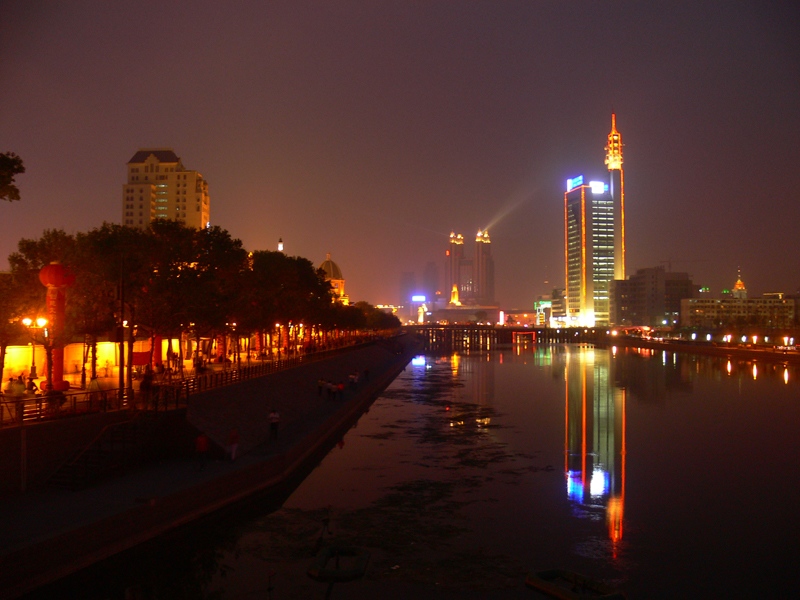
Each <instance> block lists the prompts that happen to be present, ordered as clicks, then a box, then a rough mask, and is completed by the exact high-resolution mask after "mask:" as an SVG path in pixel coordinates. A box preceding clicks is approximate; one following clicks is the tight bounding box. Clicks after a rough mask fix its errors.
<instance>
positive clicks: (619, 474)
mask: <svg viewBox="0 0 800 600" xmlns="http://www.w3.org/2000/svg"><path fill="white" fill-rule="evenodd" d="M614 364H615V363H614V361H612V359H611V356H610V355H609V353H608V352H607V351H605V350H600V351H596V350H595V349H594V348H588V347H581V348H578V349H577V351H576V352H573V353H568V354H565V355H564V388H565V397H566V400H565V407H566V410H565V416H564V431H565V435H564V474H565V478H566V489H567V496H568V497H569V499H570V500H571V501H572V502H573V504H574V506H575V507H577V508H579V509H580V510H576V511H574V514H576V515H577V516H588V517H589V518H593V517H594V515H595V511H597V510H598V509H600V510H605V513H606V522H607V524H608V533H609V537H610V539H611V541H612V543H613V552H614V556H615V557H616V555H617V552H618V544H619V542H620V541H621V540H622V531H623V513H624V508H625V400H626V390H625V389H622V388H619V387H615V386H614V385H613V381H614V376H613V373H612V366H613V365H614ZM587 509H588V511H587Z"/></svg>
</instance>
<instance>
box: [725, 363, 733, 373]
mask: <svg viewBox="0 0 800 600" xmlns="http://www.w3.org/2000/svg"><path fill="white" fill-rule="evenodd" d="M725 368H726V369H727V370H728V375H730V374H731V368H732V367H731V361H728V364H727V365H726V366H725Z"/></svg>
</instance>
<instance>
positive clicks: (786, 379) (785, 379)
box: [783, 368, 789, 383]
mask: <svg viewBox="0 0 800 600" xmlns="http://www.w3.org/2000/svg"><path fill="white" fill-rule="evenodd" d="M783 383H789V369H788V368H785V369H783Z"/></svg>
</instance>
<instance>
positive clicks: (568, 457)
mask: <svg viewBox="0 0 800 600" xmlns="http://www.w3.org/2000/svg"><path fill="white" fill-rule="evenodd" d="M798 432H800V373H799V372H798V371H797V370H796V369H795V368H794V367H784V366H783V365H779V364H777V365H763V364H760V363H757V364H756V363H751V362H733V363H732V362H730V361H727V360H725V359H717V358H711V357H696V356H692V355H688V354H677V353H666V352H655V351H651V350H637V349H618V350H617V349H613V348H609V349H599V348H592V347H589V346H576V345H552V346H542V347H538V346H532V347H520V348H515V349H513V350H511V349H509V350H493V351H491V352H481V353H473V354H450V355H439V356H433V355H431V356H419V357H417V358H416V359H415V360H414V361H412V363H411V364H409V365H408V366H407V368H406V370H405V371H404V372H403V373H402V374H401V375H400V376H399V377H398V378H397V379H396V380H395V382H394V383H393V384H392V385H391V386H390V387H389V388H388V389H387V390H386V391H385V392H384V394H383V395H382V396H381V397H380V398H379V399H378V400H376V402H375V403H374V404H373V405H372V407H371V408H370V410H369V412H367V413H365V414H364V415H363V416H362V417H361V418H360V420H359V421H358V423H357V425H356V426H355V427H354V428H352V429H351V430H350V431H349V432H348V433H347V434H346V436H345V437H344V438H343V439H342V440H341V442H340V443H339V444H338V445H337V446H336V447H334V448H333V449H332V450H331V452H330V453H329V454H328V455H327V456H326V457H325V458H324V459H323V460H322V462H321V463H320V464H319V465H318V466H317V467H316V468H315V469H314V470H313V471H312V472H311V473H310V474H309V475H308V476H307V477H305V479H304V480H303V481H302V482H301V483H299V485H298V486H297V487H296V489H294V490H293V491H288V492H287V494H288V497H286V498H281V499H279V500H275V499H274V498H273V499H265V500H264V501H263V502H261V503H258V504H257V505H256V506H255V507H254V506H249V507H248V508H247V510H242V511H239V512H238V514H230V513H229V514H227V515H226V516H225V518H220V519H217V520H211V521H209V522H204V523H202V524H199V525H197V526H194V527H193V528H192V531H189V532H184V533H183V534H181V536H176V537H177V539H170V540H168V541H165V542H162V543H159V544H155V545H152V544H151V545H149V546H148V547H147V549H145V550H142V549H140V550H139V551H138V553H129V554H126V555H125V556H124V557H121V558H120V559H117V560H116V561H107V562H106V563H104V564H103V565H100V566H98V567H96V568H95V569H94V570H93V572H92V574H91V575H88V576H87V575H86V574H84V575H83V576H82V577H83V579H81V578H80V577H78V578H73V579H72V580H71V582H70V583H68V584H66V585H72V586H75V585H80V586H83V590H84V591H86V597H92V598H101V597H102V598H143V599H144V598H147V599H150V598H179V597H180V598H220V599H223V598H224V599H230V598H236V599H241V598H256V597H258V598H266V597H271V598H276V599H284V598H323V597H324V595H325V586H324V584H320V583H318V582H315V581H312V580H310V579H309V578H308V577H307V576H306V569H307V567H308V566H309V564H310V562H311V560H312V557H313V553H314V549H315V548H316V547H318V546H319V545H320V544H325V543H330V542H333V541H335V542H338V543H347V544H353V545H357V546H359V547H362V548H366V549H368V550H369V551H370V553H371V560H370V564H369V569H368V571H367V575H366V576H365V578H364V579H363V580H362V581H358V582H353V583H348V584H337V586H336V589H335V590H334V591H333V592H332V595H331V597H332V598H337V597H340V598H373V597H374V598H388V597H398V598H399V597H408V596H409V595H410V594H414V595H416V596H417V598H436V597H442V598H445V597H447V598H450V597H453V598H456V597H458V598H530V597H535V595H534V594H533V593H532V592H531V591H530V590H527V589H526V588H525V585H524V580H525V576H526V574H527V573H529V572H533V571H537V570H541V569H567V570H571V571H575V572H578V573H581V574H583V575H586V576H588V577H591V578H593V579H597V580H602V581H603V582H605V583H607V584H608V585H611V586H612V587H614V588H616V589H618V590H619V591H622V592H624V593H625V594H626V595H627V596H628V598H686V597H703V598H713V597H727V598H731V597H733V598H738V597H742V598H744V597H787V598H788V597H797V596H798V594H799V593H800V581H798V579H797V577H796V576H795V575H794V571H795V569H796V565H797V563H798V559H800V517H799V516H798V513H799V512H800V511H798V502H797V498H796V496H797V492H798V489H799V488H800V461H799V460H798V459H800V436H798ZM281 503H282V506H281ZM234 513H236V511H234ZM87 577H88V578H87ZM89 581H91V585H90V586H89V584H88V583H87V582H89ZM87 587H91V588H93V589H94V590H95V591H94V592H92V593H91V594H90V593H89V591H88V590H87ZM390 591H393V592H394V593H396V594H397V596H391V595H390Z"/></svg>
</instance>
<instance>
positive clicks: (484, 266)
mask: <svg viewBox="0 0 800 600" xmlns="http://www.w3.org/2000/svg"><path fill="white" fill-rule="evenodd" d="M475 299H476V300H477V303H478V304H483V305H489V304H493V303H494V261H493V260H492V241H491V240H490V239H489V232H488V231H486V230H483V231H479V232H478V235H477V236H476V237H475Z"/></svg>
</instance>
